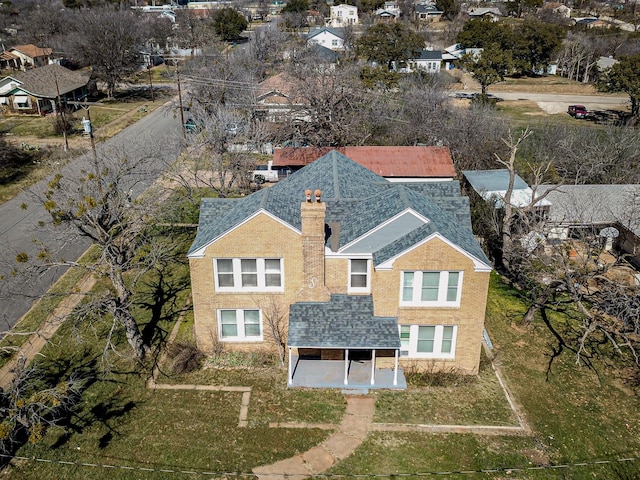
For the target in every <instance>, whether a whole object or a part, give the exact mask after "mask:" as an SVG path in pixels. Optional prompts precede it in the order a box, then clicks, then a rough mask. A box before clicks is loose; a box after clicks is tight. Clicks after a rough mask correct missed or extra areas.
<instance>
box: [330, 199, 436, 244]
mask: <svg viewBox="0 0 640 480" xmlns="http://www.w3.org/2000/svg"><path fill="white" fill-rule="evenodd" d="M407 213H410V214H412V215H413V216H414V217H416V218H417V219H418V220H420V221H422V222H424V224H425V225H427V224H429V222H430V221H431V220H429V219H428V218H427V217H425V216H423V215H420V214H419V213H418V212H416V211H415V210H414V209H413V208H405V209H404V210H402V211H401V212H398V213H397V214H396V215H394V216H393V217H391V218H389V219H387V220H386V221H384V222H382V223H380V224H378V225H377V226H376V227H375V228H373V229H371V230H369V231H368V232H366V233H365V234H364V235H361V236H359V237H358V238H355V239H354V240H352V241H350V242H349V243H347V244H346V245H345V246H343V247H342V248H340V249H339V250H338V253H341V252H343V251H344V250H346V249H348V248H350V247H351V246H353V245H354V244H356V243H358V242H361V241H362V240H364V239H365V238H367V237H368V236H369V235H373V234H374V233H375V232H377V231H378V230H381V229H383V228H384V227H386V226H387V225H389V224H391V223H393V222H394V221H396V220H397V219H398V218H400V217H401V216H403V215H405V214H407Z"/></svg>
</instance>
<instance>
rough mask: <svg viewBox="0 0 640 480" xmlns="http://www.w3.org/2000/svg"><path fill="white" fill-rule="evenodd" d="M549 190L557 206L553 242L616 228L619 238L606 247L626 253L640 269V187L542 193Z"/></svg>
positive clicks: (551, 216) (591, 187)
mask: <svg viewBox="0 0 640 480" xmlns="http://www.w3.org/2000/svg"><path fill="white" fill-rule="evenodd" d="M549 189H551V190H552V191H550V192H549V194H548V195H547V198H548V199H549V201H550V202H551V203H552V204H553V205H552V207H551V209H550V212H549V217H548V220H549V222H548V223H549V224H550V228H549V229H548V232H547V238H548V239H549V240H551V241H554V240H556V241H563V240H566V239H568V238H571V237H572V231H580V230H584V229H588V230H591V231H593V233H598V232H601V231H602V230H603V229H605V228H607V227H614V228H615V229H617V230H618V232H619V235H618V237H617V238H612V241H611V242H610V244H609V245H606V243H605V246H606V247H611V246H614V247H615V248H617V249H618V250H620V251H622V252H624V253H625V254H627V255H628V259H629V260H630V261H631V262H632V263H634V264H635V265H636V267H639V268H640V185H560V186H554V185H541V186H540V191H541V192H544V191H546V190H549ZM609 238H611V237H609ZM603 242H606V238H603Z"/></svg>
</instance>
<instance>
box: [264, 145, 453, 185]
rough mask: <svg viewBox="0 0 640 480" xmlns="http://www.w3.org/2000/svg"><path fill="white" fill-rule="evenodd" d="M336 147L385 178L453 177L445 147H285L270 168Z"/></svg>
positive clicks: (313, 157)
mask: <svg viewBox="0 0 640 480" xmlns="http://www.w3.org/2000/svg"><path fill="white" fill-rule="evenodd" d="M331 150H337V151H338V152H340V153H342V154H343V155H345V156H346V157H349V158H350V159H351V160H353V161H355V162H357V163H359V164H360V165H362V166H363V167H366V168H368V169H369V170H371V171H372V172H374V173H376V174H378V175H380V176H381V177H387V178H394V177H398V178H412V177H416V178H417V177H420V178H453V177H455V176H456V171H455V168H454V167H453V161H452V160H451V152H450V151H449V147H339V148H330V147H324V148H315V147H301V148H293V147H285V148H278V149H276V150H275V152H274V155H273V166H274V167H294V168H295V167H303V166H305V165H308V164H310V163H311V162H313V161H314V160H316V159H318V158H320V157H321V156H322V155H324V154H325V153H328V152H330V151H331Z"/></svg>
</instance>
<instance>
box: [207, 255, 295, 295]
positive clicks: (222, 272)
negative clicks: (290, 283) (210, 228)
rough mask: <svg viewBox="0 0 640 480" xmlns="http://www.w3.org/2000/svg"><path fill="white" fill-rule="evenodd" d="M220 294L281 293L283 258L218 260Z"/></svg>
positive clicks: (217, 277) (216, 269) (217, 278)
mask: <svg viewBox="0 0 640 480" xmlns="http://www.w3.org/2000/svg"><path fill="white" fill-rule="evenodd" d="M214 267H215V284H216V291H218V292H281V291H283V290H284V280H283V268H282V259H281V258H218V259H216V260H215V262H214Z"/></svg>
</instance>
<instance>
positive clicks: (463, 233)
mask: <svg viewBox="0 0 640 480" xmlns="http://www.w3.org/2000/svg"><path fill="white" fill-rule="evenodd" d="M307 189H311V190H316V189H320V190H322V200H323V202H325V204H326V206H327V211H326V222H327V223H340V229H339V230H340V238H339V242H335V241H333V240H332V241H331V242H329V243H330V245H331V246H332V247H335V246H337V245H338V246H344V245H346V244H348V243H349V242H351V241H353V240H355V239H357V238H358V237H360V236H361V235H363V234H365V233H367V232H369V231H371V230H372V229H374V228H375V227H377V226H378V225H380V224H382V223H384V222H385V221H387V220H389V219H391V218H392V217H394V216H395V215H397V214H398V213H400V212H402V211H404V210H406V209H409V208H411V209H413V210H415V211H416V212H418V213H419V214H421V215H422V216H424V217H426V218H428V219H429V224H428V225H427V227H426V228H422V227H420V228H416V229H415V230H414V231H412V232H411V233H410V234H408V235H404V236H403V237H402V238H399V239H397V240H395V241H393V242H392V243H391V244H389V245H381V246H380V249H379V250H378V251H375V252H372V253H374V260H375V264H376V265H379V264H380V263H382V262H384V261H386V260H388V259H390V258H392V257H394V256H396V255H398V254H400V253H401V252H402V251H404V250H406V249H407V248H410V247H411V246H413V245H415V243H417V242H419V241H421V240H423V239H425V238H427V237H428V236H430V235H432V234H433V233H436V232H439V233H440V234H442V235H443V236H445V237H446V238H447V239H449V241H451V242H452V243H454V244H456V245H458V246H459V247H460V248H462V249H463V250H465V251H467V252H468V253H469V254H471V255H473V256H474V257H475V258H477V259H478V260H480V261H481V262H483V263H486V264H487V265H489V264H490V263H489V260H487V258H486V256H485V255H484V253H483V252H482V249H481V248H480V246H479V245H478V243H477V241H476V240H475V238H474V236H473V232H472V230H471V220H470V214H469V204H468V201H467V199H466V198H464V197H462V196H461V195H460V187H459V184H458V183H457V182H453V181H449V182H425V183H421V184H417V183H408V184H403V183H391V182H388V181H387V180H386V179H384V178H383V177H380V176H378V175H376V174H375V173H373V172H371V171H370V170H369V169H367V168H365V167H362V166H361V165H359V164H357V163H356V162H354V161H352V160H350V159H349V158H347V157H345V156H344V155H342V154H340V153H338V152H337V151H335V150H334V151H331V152H329V153H327V154H326V155H324V156H322V157H321V158H319V159H318V160H316V161H315V162H313V163H311V164H309V165H307V166H306V167H304V168H302V169H301V170H299V171H297V172H295V173H293V174H292V175H290V176H289V177H288V178H286V179H284V180H281V181H280V182H278V183H277V184H275V185H274V186H272V187H270V188H266V189H263V190H260V191H259V192H256V193H254V194H252V195H249V196H247V197H244V198H242V199H236V200H231V201H226V202H225V203H224V208H223V207H222V206H221V205H222V203H221V202H220V201H219V200H207V201H206V202H205V201H203V204H202V207H201V219H200V225H199V228H198V233H197V235H196V239H195V240H194V242H193V244H192V246H191V248H190V250H189V253H193V252H195V251H196V250H199V249H200V248H202V247H204V246H205V245H207V244H208V243H210V242H211V241H213V240H214V239H216V238H217V237H218V236H220V235H222V234H223V233H225V232H226V231H228V230H229V229H231V228H233V227H234V226H236V225H238V224H239V223H241V222H242V221H244V220H246V219H247V218H249V217H250V216H251V215H253V214H254V213H256V212H258V211H259V210H260V209H264V210H266V211H268V212H270V213H271V214H273V215H274V216H276V217H278V218H280V219H281V220H282V221H284V222H285V223H287V224H289V225H291V226H292V227H294V228H296V229H298V230H299V229H300V228H301V220H300V204H301V202H303V201H304V191H305V190H307ZM232 202H235V203H233V204H232ZM214 208H215V209H217V210H214ZM220 213H222V215H219V214H220ZM215 215H219V216H218V218H217V219H216V220H215V221H213V217H214V216H215Z"/></svg>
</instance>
